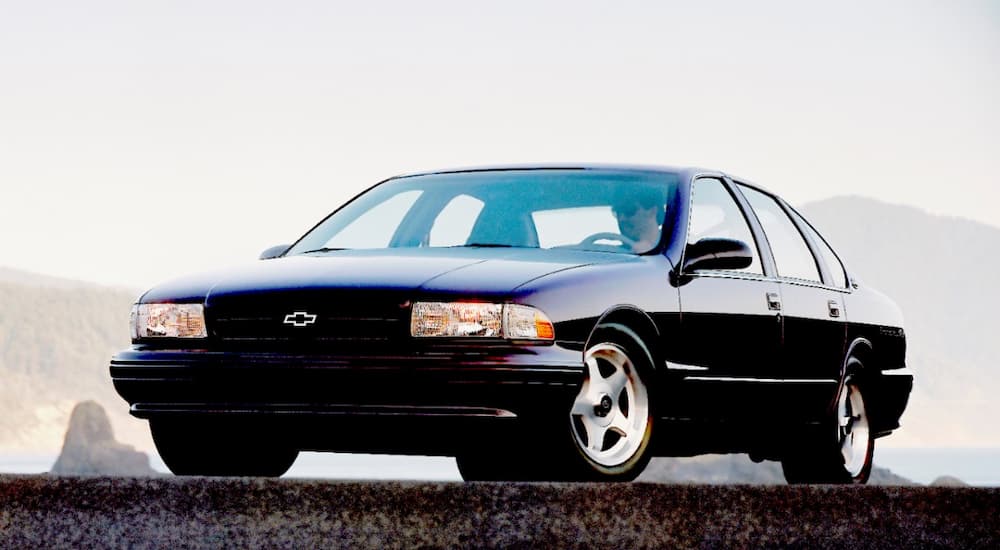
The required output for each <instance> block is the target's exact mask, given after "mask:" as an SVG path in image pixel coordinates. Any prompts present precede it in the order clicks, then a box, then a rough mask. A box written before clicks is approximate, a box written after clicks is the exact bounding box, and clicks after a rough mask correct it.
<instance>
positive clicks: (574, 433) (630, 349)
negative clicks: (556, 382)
mask: <svg viewBox="0 0 1000 550" xmlns="http://www.w3.org/2000/svg"><path fill="white" fill-rule="evenodd" d="M584 364H585V365H586V367H587V368H586V374H585V379H584V381H583V383H582V385H581V387H580V392H579V393H578V394H577V396H576V398H575V399H574V401H573V404H572V407H571V409H570V413H569V431H570V436H571V445H572V449H573V452H572V455H571V456H572V461H571V462H573V464H572V466H573V467H572V468H570V469H566V470H565V471H566V472H567V473H570V474H572V472H574V471H575V472H578V474H579V475H578V476H577V477H578V478H579V479H583V480H592V481H631V480H633V479H635V478H636V477H637V476H638V475H639V474H640V473H642V470H643V469H645V468H646V465H647V464H649V460H650V458H651V455H650V441H651V440H652V436H653V424H654V414H653V400H652V398H651V395H650V391H649V388H648V383H647V381H648V380H649V379H650V378H651V375H652V373H653V368H654V367H653V357H652V354H651V353H650V352H649V349H648V348H647V347H646V345H645V344H644V343H643V341H642V339H641V338H640V337H639V335H638V334H636V333H635V332H634V331H632V330H631V329H630V328H628V327H626V326H624V325H620V324H604V325H600V326H598V327H597V328H596V329H595V330H594V333H593V334H592V335H591V338H590V342H589V343H588V347H587V349H586V351H585V352H584Z"/></svg>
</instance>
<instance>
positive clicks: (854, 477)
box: [781, 376, 875, 484]
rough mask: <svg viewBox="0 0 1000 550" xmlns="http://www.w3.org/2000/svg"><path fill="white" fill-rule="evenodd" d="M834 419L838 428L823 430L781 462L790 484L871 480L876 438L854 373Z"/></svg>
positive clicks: (859, 482)
mask: <svg viewBox="0 0 1000 550" xmlns="http://www.w3.org/2000/svg"><path fill="white" fill-rule="evenodd" d="M835 419H836V426H835V429H836V431H834V430H833V429H827V430H824V433H821V434H819V435H818V436H817V437H815V438H811V439H810V440H807V442H806V443H805V445H804V446H803V447H802V448H800V449H796V450H794V451H792V452H791V453H790V454H789V456H787V457H786V458H785V459H784V460H782V461H781V466H782V470H783V471H784V474H785V479H786V480H788V482H789V483H856V484H863V483H866V482H867V481H868V477H869V476H870V475H871V471H872V459H873V457H874V455H875V439H874V438H872V436H871V430H870V428H869V424H868V412H867V409H866V408H865V399H864V395H863V394H862V388H861V385H860V384H859V383H858V381H857V378H855V377H853V376H849V377H847V378H846V379H845V380H844V384H843V386H842V387H841V390H840V394H839V395H838V397H837V406H836V411H835ZM827 434H830V435H827ZM833 434H836V435H835V436H834V435H833Z"/></svg>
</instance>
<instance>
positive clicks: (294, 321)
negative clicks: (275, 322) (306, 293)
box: [285, 311, 316, 327]
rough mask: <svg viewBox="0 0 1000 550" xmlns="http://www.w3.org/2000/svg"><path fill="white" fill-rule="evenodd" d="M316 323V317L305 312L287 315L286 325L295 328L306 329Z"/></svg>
mask: <svg viewBox="0 0 1000 550" xmlns="http://www.w3.org/2000/svg"><path fill="white" fill-rule="evenodd" d="M315 322H316V316H315V315H313V314H312V313H306V312H305V311H296V312H295V313H289V314H288V315H285V324H286V325H292V326H293V327H304V326H307V325H311V324H313V323H315Z"/></svg>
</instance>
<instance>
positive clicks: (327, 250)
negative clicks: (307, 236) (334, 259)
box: [301, 246, 350, 254]
mask: <svg viewBox="0 0 1000 550" xmlns="http://www.w3.org/2000/svg"><path fill="white" fill-rule="evenodd" d="M337 250H350V249H348V248H329V247H326V246H324V247H323V248H317V249H316V250H306V251H305V252H301V254H312V253H313V252H336V251H337Z"/></svg>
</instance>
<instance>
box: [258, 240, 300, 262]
mask: <svg viewBox="0 0 1000 550" xmlns="http://www.w3.org/2000/svg"><path fill="white" fill-rule="evenodd" d="M291 247H292V245H290V244H279V245H278V246H272V247H271V248H268V249H267V250H265V251H263V252H261V253H260V258H258V259H259V260H270V259H272V258H277V257H278V256H281V255H282V254H284V253H285V252H288V249H289V248H291Z"/></svg>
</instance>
